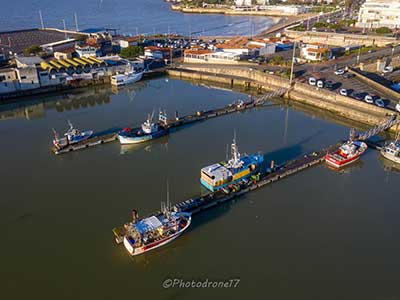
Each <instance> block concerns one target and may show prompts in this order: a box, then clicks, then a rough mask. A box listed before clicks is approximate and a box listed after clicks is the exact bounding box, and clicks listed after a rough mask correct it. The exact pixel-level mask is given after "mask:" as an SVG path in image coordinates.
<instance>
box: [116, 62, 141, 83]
mask: <svg viewBox="0 0 400 300" xmlns="http://www.w3.org/2000/svg"><path fill="white" fill-rule="evenodd" d="M143 74H144V71H140V72H136V71H135V70H134V68H133V67H132V64H131V63H129V62H128V66H127V70H126V72H125V73H123V74H116V75H113V76H111V84H112V85H114V86H121V85H126V84H130V83H134V82H137V81H139V80H140V79H142V77H143Z"/></svg>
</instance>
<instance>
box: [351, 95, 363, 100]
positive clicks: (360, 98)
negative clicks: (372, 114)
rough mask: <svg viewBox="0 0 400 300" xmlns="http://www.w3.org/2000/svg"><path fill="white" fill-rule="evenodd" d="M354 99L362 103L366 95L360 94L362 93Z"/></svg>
mask: <svg viewBox="0 0 400 300" xmlns="http://www.w3.org/2000/svg"><path fill="white" fill-rule="evenodd" d="M353 98H354V99H356V100H359V101H362V100H364V95H363V94H360V93H357V94H353Z"/></svg>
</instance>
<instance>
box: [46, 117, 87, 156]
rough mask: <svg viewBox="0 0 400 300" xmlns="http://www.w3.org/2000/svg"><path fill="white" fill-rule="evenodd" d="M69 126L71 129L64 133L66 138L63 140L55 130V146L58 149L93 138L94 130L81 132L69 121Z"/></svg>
mask: <svg viewBox="0 0 400 300" xmlns="http://www.w3.org/2000/svg"><path fill="white" fill-rule="evenodd" d="M68 125H69V129H68V130H67V132H66V133H64V137H62V138H60V137H59V135H58V133H57V132H56V131H55V130H54V139H53V145H54V146H55V147H56V148H58V149H61V148H64V147H66V146H69V145H72V144H76V143H79V142H82V141H84V140H87V139H88V138H90V137H91V136H93V130H86V131H80V130H78V129H76V128H75V127H74V126H73V125H72V123H71V122H70V121H68Z"/></svg>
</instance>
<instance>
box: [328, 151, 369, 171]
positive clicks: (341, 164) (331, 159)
mask: <svg viewBox="0 0 400 300" xmlns="http://www.w3.org/2000/svg"><path fill="white" fill-rule="evenodd" d="M366 150H367V149H366V148H365V149H364V150H363V151H360V152H359V153H357V154H356V155H354V156H352V157H350V158H348V159H343V160H337V159H335V158H334V156H333V155H332V154H327V155H326V156H325V161H326V162H327V163H328V164H329V165H331V166H333V167H335V168H341V167H344V166H347V165H349V164H351V163H353V162H355V161H357V160H358V159H359V158H360V156H361V155H362V154H363V153H364V152H365V151H366Z"/></svg>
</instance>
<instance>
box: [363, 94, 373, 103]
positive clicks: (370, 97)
mask: <svg viewBox="0 0 400 300" xmlns="http://www.w3.org/2000/svg"><path fill="white" fill-rule="evenodd" d="M364 101H365V102H367V103H369V104H372V103H374V98H372V96H371V95H365V97H364Z"/></svg>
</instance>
